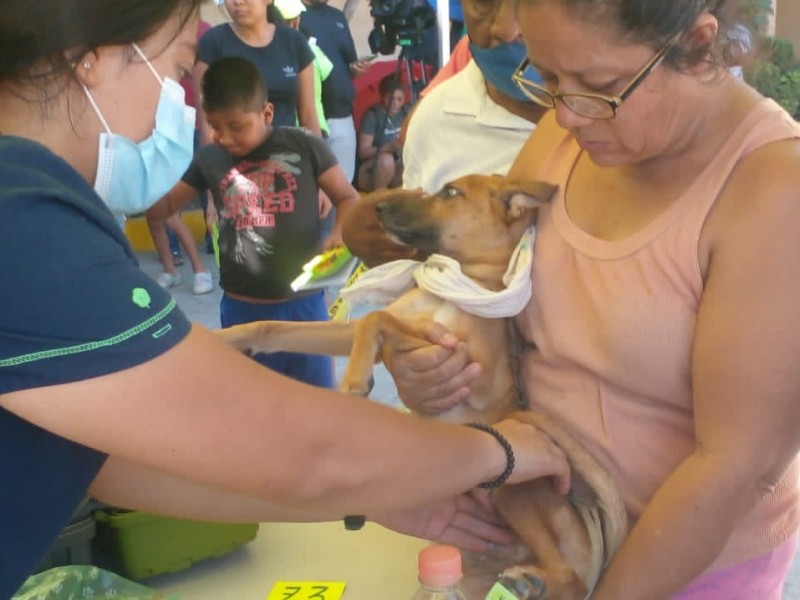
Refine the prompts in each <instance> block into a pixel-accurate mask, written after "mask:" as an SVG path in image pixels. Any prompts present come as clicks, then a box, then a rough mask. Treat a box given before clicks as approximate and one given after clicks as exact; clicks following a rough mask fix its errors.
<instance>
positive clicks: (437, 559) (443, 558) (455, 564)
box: [418, 544, 461, 587]
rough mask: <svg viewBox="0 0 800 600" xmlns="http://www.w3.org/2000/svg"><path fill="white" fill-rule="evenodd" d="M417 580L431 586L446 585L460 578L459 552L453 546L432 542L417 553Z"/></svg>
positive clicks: (456, 581) (452, 583)
mask: <svg viewBox="0 0 800 600" xmlns="http://www.w3.org/2000/svg"><path fill="white" fill-rule="evenodd" d="M418 567H419V580H420V581H421V582H422V583H424V584H425V585H429V586H432V587H447V586H450V585H454V584H456V583H458V581H459V580H460V579H461V552H460V551H459V550H458V548H456V547H455V546H445V545H442V544H434V545H433V546H428V547H427V548H425V549H424V550H422V551H421V552H420V553H419V559H418Z"/></svg>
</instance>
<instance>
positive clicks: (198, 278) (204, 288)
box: [192, 271, 214, 296]
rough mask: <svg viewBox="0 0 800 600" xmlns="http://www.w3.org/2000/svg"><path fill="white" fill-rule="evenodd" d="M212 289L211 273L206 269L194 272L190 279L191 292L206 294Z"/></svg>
mask: <svg viewBox="0 0 800 600" xmlns="http://www.w3.org/2000/svg"><path fill="white" fill-rule="evenodd" d="M213 289H214V280H213V279H211V273H209V272H208V271H201V272H200V273H195V274H194V278H193V279H192V293H193V294H195V295H197V296H199V295H200V294H207V293H208V292H210V291H211V290H213Z"/></svg>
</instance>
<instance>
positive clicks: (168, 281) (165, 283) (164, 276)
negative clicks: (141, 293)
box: [156, 273, 181, 290]
mask: <svg viewBox="0 0 800 600" xmlns="http://www.w3.org/2000/svg"><path fill="white" fill-rule="evenodd" d="M156 282H157V283H158V285H160V286H161V287H162V288H164V289H165V290H167V289H169V288H171V287H175V286H176V285H178V284H179V283H180V282H181V276H180V273H176V274H175V275H170V274H169V273H159V274H158V275H157V276H156Z"/></svg>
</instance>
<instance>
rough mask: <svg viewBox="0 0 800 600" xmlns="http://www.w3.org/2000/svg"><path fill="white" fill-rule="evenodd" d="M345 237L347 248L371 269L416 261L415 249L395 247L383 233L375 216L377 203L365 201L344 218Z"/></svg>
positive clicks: (360, 202) (343, 235)
mask: <svg viewBox="0 0 800 600" xmlns="http://www.w3.org/2000/svg"><path fill="white" fill-rule="evenodd" d="M342 237H343V238H344V242H345V244H346V245H347V248H348V249H349V250H350V252H352V253H353V254H355V255H356V256H357V257H359V258H360V259H361V260H362V261H364V264H366V265H367V266H368V267H374V266H375V265H380V264H382V263H385V262H389V261H392V260H399V259H403V258H413V257H414V256H415V254H416V252H417V251H416V250H415V249H414V248H409V247H408V246H404V245H402V244H396V243H395V242H393V241H392V240H390V239H389V237H388V236H387V235H386V233H385V232H384V230H383V228H382V227H381V226H380V223H378V218H377V217H376V215H375V203H374V202H372V201H370V200H369V198H362V199H361V200H360V201H359V202H356V204H355V205H354V206H352V207H351V208H350V209H349V210H348V211H347V214H345V216H344V221H343V223H342Z"/></svg>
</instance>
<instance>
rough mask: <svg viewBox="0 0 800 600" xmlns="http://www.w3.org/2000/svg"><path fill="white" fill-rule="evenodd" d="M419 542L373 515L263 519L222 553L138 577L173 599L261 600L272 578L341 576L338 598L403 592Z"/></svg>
mask: <svg viewBox="0 0 800 600" xmlns="http://www.w3.org/2000/svg"><path fill="white" fill-rule="evenodd" d="M426 545H428V542H426V541H425V540H420V539H416V538H412V537H408V536H404V535H400V534H398V533H395V532H393V531H390V530H388V529H384V528H383V527H381V526H379V525H376V524H374V523H367V524H366V525H365V526H364V528H363V529H361V530H360V531H346V530H345V529H344V526H343V525H342V523H341V522H334V523H302V524H295V523H264V524H262V525H261V527H260V529H259V532H258V536H257V537H256V539H255V540H253V541H252V542H250V543H249V544H247V545H246V546H243V547H242V548H240V549H238V550H236V551H235V552H234V553H232V554H231V555H229V556H225V557H222V558H219V559H212V560H208V561H205V562H202V563H199V564H197V565H195V566H194V567H192V568H190V569H188V570H186V571H183V572H181V573H174V574H171V575H160V576H158V577H152V578H150V579H148V580H146V581H143V582H142V583H144V584H145V585H148V586H151V587H154V588H156V589H158V590H160V591H162V592H164V593H166V594H176V595H178V596H179V597H180V599H181V600H265V598H266V597H267V595H268V594H269V592H270V590H271V589H272V587H273V585H274V584H275V582H276V581H286V580H293V581H344V582H346V584H347V586H346V588H345V592H344V596H342V599H343V600H408V599H410V598H411V596H412V595H413V594H414V592H415V590H416V589H417V587H418V585H419V584H418V582H417V553H418V552H419V551H420V550H421V549H422V548H424V547H425V546H426Z"/></svg>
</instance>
